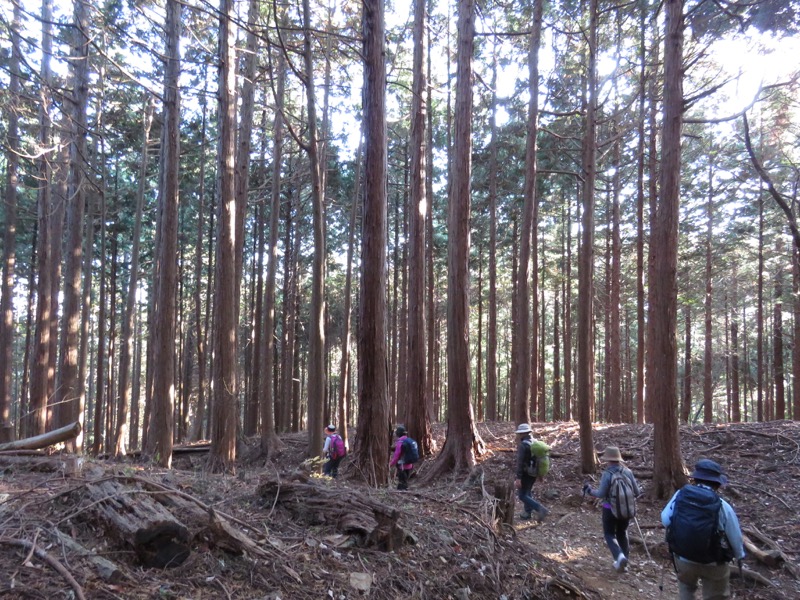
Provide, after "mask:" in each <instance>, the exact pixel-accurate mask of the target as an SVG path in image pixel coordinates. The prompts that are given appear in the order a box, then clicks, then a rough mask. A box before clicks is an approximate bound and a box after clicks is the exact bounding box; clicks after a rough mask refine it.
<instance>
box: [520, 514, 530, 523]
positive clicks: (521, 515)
mask: <svg viewBox="0 0 800 600" xmlns="http://www.w3.org/2000/svg"><path fill="white" fill-rule="evenodd" d="M518 518H519V519H522V520H523V521H530V520H531V513H529V512H524V513H522V514H520V515H518Z"/></svg>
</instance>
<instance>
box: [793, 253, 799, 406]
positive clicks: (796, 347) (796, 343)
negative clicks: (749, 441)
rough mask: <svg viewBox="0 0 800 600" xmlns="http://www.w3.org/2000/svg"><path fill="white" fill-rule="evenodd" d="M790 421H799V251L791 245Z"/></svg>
mask: <svg viewBox="0 0 800 600" xmlns="http://www.w3.org/2000/svg"><path fill="white" fill-rule="evenodd" d="M792 292H793V295H792V298H793V301H792V312H793V314H794V319H793V330H792V334H793V335H792V340H793V346H792V378H793V380H794V385H793V386H792V419H794V420H795V421H798V420H800V251H798V248H797V243H794V244H792Z"/></svg>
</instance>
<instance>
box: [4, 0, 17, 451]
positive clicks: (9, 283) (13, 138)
mask: <svg viewBox="0 0 800 600" xmlns="http://www.w3.org/2000/svg"><path fill="white" fill-rule="evenodd" d="M21 14H22V8H21V7H20V5H19V3H16V4H14V16H13V17H12V19H13V20H12V23H11V58H10V60H9V63H8V89H7V90H6V93H7V94H8V104H7V114H6V119H7V125H6V128H7V129H6V139H7V146H8V148H7V150H6V189H5V196H4V200H5V202H4V214H3V216H4V219H3V220H4V223H5V231H4V232H3V281H2V289H1V290H0V363H2V365H3V366H2V373H0V443H1V442H9V441H11V440H13V439H14V426H13V424H12V421H11V372H12V368H11V367H12V365H13V363H12V346H13V341H14V336H13V330H14V307H13V303H12V295H13V293H14V266H15V263H16V260H17V255H16V252H17V250H16V246H17V174H18V170H19V147H20V143H19V142H20V140H19V117H18V116H17V115H18V110H19V108H20V106H21V103H22V98H21V96H20V85H19V64H20V35H19V30H20V25H21Z"/></svg>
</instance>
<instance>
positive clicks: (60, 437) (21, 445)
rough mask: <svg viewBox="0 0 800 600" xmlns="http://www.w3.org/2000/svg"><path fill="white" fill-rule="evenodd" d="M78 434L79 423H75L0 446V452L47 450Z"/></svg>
mask: <svg viewBox="0 0 800 600" xmlns="http://www.w3.org/2000/svg"><path fill="white" fill-rule="evenodd" d="M80 432H81V424H80V422H79V421H75V422H74V423H70V424H69V425H65V426H64V427H61V428H60V429H54V430H53V431H48V432H47V433H43V434H41V435H35V436H33V437H29V438H24V439H21V440H16V441H13V442H6V443H5V444H0V452H1V451H4V450H39V449H41V448H47V447H48V446H52V445H53V444H58V443H60V442H66V441H67V440H71V439H73V438H75V437H77V436H78V434H79V433H80Z"/></svg>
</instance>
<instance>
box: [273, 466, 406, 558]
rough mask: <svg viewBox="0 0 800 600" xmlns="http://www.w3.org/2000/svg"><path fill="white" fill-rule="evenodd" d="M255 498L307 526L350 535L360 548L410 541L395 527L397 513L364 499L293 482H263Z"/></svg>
mask: <svg viewBox="0 0 800 600" xmlns="http://www.w3.org/2000/svg"><path fill="white" fill-rule="evenodd" d="M258 495H259V496H261V497H263V498H264V500H265V501H266V504H267V506H272V505H273V504H275V505H277V506H281V507H282V508H284V509H286V510H287V511H289V512H290V513H291V514H292V516H293V518H295V519H296V520H298V521H301V522H305V523H308V524H309V525H329V526H332V527H334V528H336V530H337V531H340V532H342V533H347V534H350V535H353V536H354V537H355V538H356V539H357V541H358V543H359V545H361V546H366V547H374V548H377V549H379V550H386V551H391V550H395V549H397V548H399V547H400V546H402V545H403V544H405V543H406V542H407V541H408V540H410V539H411V538H410V536H408V534H407V533H406V532H405V531H404V530H403V529H402V528H401V527H400V526H399V525H398V523H397V521H398V519H399V516H400V514H399V512H398V511H397V510H396V509H394V508H391V507H389V506H386V505H384V504H381V503H379V502H377V501H375V500H372V499H371V498H368V497H367V496H364V495H362V494H359V493H358V492H354V491H353V490H344V489H339V488H335V487H327V486H324V485H316V484H313V483H307V482H295V481H266V482H263V483H261V484H260V485H259V486H258Z"/></svg>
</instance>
